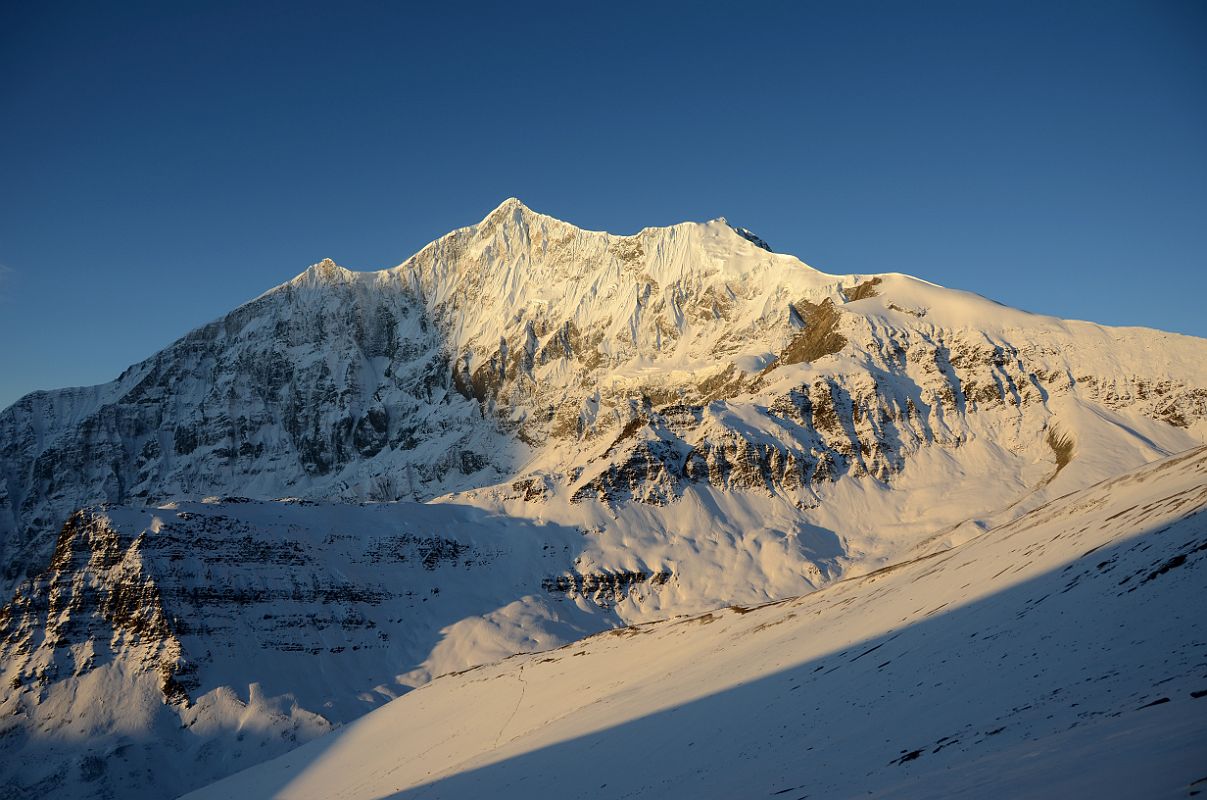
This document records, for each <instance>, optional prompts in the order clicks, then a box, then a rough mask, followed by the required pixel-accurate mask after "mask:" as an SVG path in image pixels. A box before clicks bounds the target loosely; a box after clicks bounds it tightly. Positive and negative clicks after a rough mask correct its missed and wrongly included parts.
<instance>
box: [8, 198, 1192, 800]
mask: <svg viewBox="0 0 1207 800" xmlns="http://www.w3.org/2000/svg"><path fill="white" fill-rule="evenodd" d="M1205 436H1207V341H1204V340H1201V339H1196V338H1192V337H1185V336H1178V335H1174V334H1166V333H1161V332H1159V331H1153V330H1147V329H1138V328H1109V327H1103V326H1099V325H1094V324H1091V323H1085V322H1070V321H1063V320H1059V319H1055V318H1052V317H1045V316H1038V315H1033V314H1028V313H1025V312H1022V311H1018V310H1015V309H1010V308H1006V307H1004V306H1001V305H999V304H996V303H993V302H992V301H989V300H986V299H985V298H982V297H979V296H977V295H973V294H969V293H966V292H961V291H957V290H952V289H946V288H943V287H939V286H935V285H934V284H930V283H927V282H925V281H922V280H918V279H916V278H912V277H909V276H905V275H901V274H896V273H884V274H875V275H873V274H868V275H829V274H825V273H822V272H819V271H817V270H814V269H812V268H810V267H808V266H807V265H805V264H803V263H802V262H800V261H799V260H797V259H796V258H793V257H791V256H787V255H781V254H776V253H774V252H771V250H770V248H769V247H768V246H767V244H766V242H763V241H762V240H761V239H759V238H758V237H757V236H756V235H754V234H753V233H751V232H750V231H747V230H745V229H742V228H735V227H733V226H731V225H729V224H728V223H727V222H725V221H724V220H716V221H712V222H708V223H703V224H696V223H685V224H682V225H675V226H672V227H668V228H648V229H645V230H643V231H641V232H639V233H637V234H634V235H632V236H614V235H610V234H606V233H599V232H591V231H583V230H580V229H578V228H576V227H574V226H572V225H570V224H568V223H565V222H561V221H558V220H556V219H553V218H551V217H548V216H544V215H541V214H537V213H535V212H533V211H531V210H530V209H528V208H526V207H525V206H523V205H522V204H521V203H519V201H517V200H514V199H513V200H508V201H506V202H504V203H503V205H501V206H500V207H499V208H497V209H496V210H495V211H493V212H491V214H489V215H488V216H487V217H486V218H485V219H484V220H483V221H482V222H480V223H479V224H477V225H473V226H470V227H467V228H462V229H460V230H457V231H454V232H452V233H450V234H448V235H447V236H444V237H442V238H441V239H438V240H437V241H435V242H433V243H431V244H430V245H428V246H427V247H425V248H424V249H423V250H421V251H420V252H419V253H417V254H415V255H414V256H412V257H411V258H410V259H408V260H407V261H405V262H404V263H403V264H401V265H399V266H398V267H395V268H392V269H387V270H382V271H380V272H369V273H355V272H350V271H348V270H344V269H342V268H340V267H339V266H337V265H336V264H334V263H333V262H331V261H323V262H321V263H319V264H316V265H315V266H313V267H311V268H309V269H308V270H306V271H305V272H304V273H302V274H301V275H299V276H298V277H296V278H294V279H293V280H291V281H289V282H287V283H285V284H282V285H281V286H278V287H276V288H275V289H272V290H270V291H268V292H266V293H265V294H263V295H261V296H260V297H259V298H256V299H255V300H252V301H251V302H249V303H247V304H245V305H243V306H241V307H240V308H238V309H236V310H235V311H233V312H231V313H230V314H228V315H227V316H226V317H224V318H222V319H220V320H217V321H215V322H213V323H210V324H209V325H206V326H203V327H202V328H199V329H198V330H196V331H193V332H192V333H190V334H188V335H187V336H185V337H184V338H182V339H181V340H180V341H178V342H176V343H175V344H173V345H171V346H170V347H168V348H167V349H165V350H163V351H162V352H160V353H158V354H156V355H154V356H152V357H151V358H149V359H147V360H146V361H144V362H142V363H140V364H136V365H134V366H132V367H130V368H129V369H127V370H126V371H125V372H124V373H123V374H122V375H121V376H119V378H118V379H117V380H115V381H113V382H112V383H109V384H104V385H101V386H96V387H89V388H78V389H66V390H60V391H55V392H38V393H35V394H32V395H29V396H27V397H25V398H23V399H22V400H20V401H19V402H18V403H16V404H14V405H13V406H11V407H10V408H8V409H7V410H5V411H3V412H2V413H0V566H2V568H3V587H0V588H4V589H5V590H6V599H8V598H11V601H10V602H8V604H7V605H6V606H4V607H3V609H2V610H0V681H3V683H4V685H5V686H7V687H10V690H11V692H10V694H9V695H8V696H7V698H6V699H5V700H4V702H3V703H0V715H4V718H5V719H8V720H10V723H11V724H10V726H9V727H7V728H5V729H4V731H7V733H5V732H4V731H0V748H3V749H2V750H0V752H2V753H3V759H2V764H3V767H4V768H5V769H6V770H7V771H6V772H4V773H2V774H0V786H2V787H6V789H7V790H10V792H11V793H14V794H15V796H22V793H25V794H27V795H29V796H38V795H40V794H45V793H46V792H48V791H51V790H54V791H58V792H63V793H66V794H67V795H72V794H75V795H79V796H91V795H92V794H95V793H96V792H102V793H103V792H104V791H111V792H118V791H119V790H118V788H117V787H121V790H120V792H119V793H121V794H123V795H126V796H138V795H139V793H141V794H142V795H144V796H147V797H159V796H165V795H170V794H174V793H178V792H181V791H184V790H186V789H190V788H195V787H197V786H200V785H203V784H204V783H206V782H208V781H211V780H214V779H217V778H219V777H222V776H223V775H226V774H229V773H230V772H232V771H234V770H236V769H240V768H242V767H245V766H250V765H251V764H254V763H257V762H259V761H262V760H264V759H267V758H270V757H272V756H274V755H277V754H279V753H281V752H284V751H285V750H286V749H288V748H290V747H292V746H293V745H295V744H296V743H298V742H301V741H304V740H306V739H309V738H313V737H314V736H317V735H319V734H320V733H323V732H325V731H327V730H329V729H331V728H332V727H333V726H336V725H339V724H343V723H347V722H350V721H351V720H353V719H356V718H357V717H359V716H360V715H362V714H364V713H366V712H368V711H370V710H372V709H374V708H376V707H378V706H380V705H381V704H382V703H384V702H386V701H387V700H390V699H391V698H394V697H397V696H399V695H402V694H405V693H406V692H408V691H410V690H411V689H413V688H415V687H418V686H421V685H423V684H424V683H426V682H428V681H429V680H431V679H432V678H433V677H435V676H437V675H440V674H443V673H448V672H455V671H460V670H464V669H468V668H471V667H474V666H477V665H480V664H483V663H487V662H490V661H494V660H497V659H501V658H505V657H507V656H509V655H512V654H514V653H518V652H524V651H533V650H543V649H548V648H552V647H557V646H560V645H562V644H565V643H567V642H570V641H573V640H575V639H578V638H580V637H582V636H585V635H587V634H591V633H596V632H599V631H603V630H607V629H611V628H616V627H619V626H625V625H633V624H643V623H646V622H649V621H652V620H657V619H663V618H667V617H673V616H676V615H682V614H697V613H701V612H706V611H708V610H709V609H716V608H719V607H722V606H728V605H732V604H742V605H749V604H757V603H765V602H768V601H775V600H780V599H783V598H787V597H794V596H798V595H802V594H804V593H806V592H809V591H812V590H814V589H818V588H822V587H825V586H827V585H829V584H831V583H833V582H835V581H836V580H839V579H842V578H850V577H854V576H858V575H861V574H865V573H868V572H871V571H873V570H876V569H878V568H882V567H886V566H889V565H891V564H895V563H899V562H901V561H903V560H909V559H914V558H918V557H922V556H928V555H932V554H935V553H941V552H945V551H946V550H947V549H948V548H951V547H952V546H956V545H960V544H961V543H963V542H967V541H970V540H976V539H978V538H979V537H980V536H981V535H982V534H983V532H984V531H986V530H990V529H993V528H995V527H997V526H1000V525H1004V524H1007V523H1010V522H1011V521H1012V520H1015V519H1017V518H1019V517H1020V516H1022V515H1024V514H1027V513H1028V512H1030V511H1032V510H1033V509H1036V508H1038V507H1040V506H1042V505H1044V504H1045V503H1048V502H1050V501H1052V500H1054V499H1055V498H1059V497H1061V496H1063V495H1065V494H1068V493H1069V492H1072V491H1076V490H1080V489H1082V488H1084V487H1086V486H1089V485H1091V484H1093V483H1096V482H1098V481H1101V480H1104V479H1107V478H1111V477H1113V476H1117V475H1120V474H1122V473H1123V472H1126V471H1128V470H1131V469H1135V468H1138V467H1140V466H1141V465H1143V464H1145V463H1148V462H1151V461H1153V460H1156V459H1159V458H1163V457H1166V456H1168V455H1170V454H1172V453H1176V452H1180V451H1184V450H1187V449H1188V448H1191V447H1194V446H1196V445H1198V444H1200V443H1201V442H1202V441H1203V440H1204V437H1205ZM81 741H84V742H85V743H86V744H83V745H82V744H81ZM35 753H36V754H39V755H40V756H41V757H40V758H36V759H31V758H27V756H29V755H30V754H35ZM100 765H103V766H100ZM163 765H169V766H167V767H165V766H163ZM106 787H108V788H106Z"/></svg>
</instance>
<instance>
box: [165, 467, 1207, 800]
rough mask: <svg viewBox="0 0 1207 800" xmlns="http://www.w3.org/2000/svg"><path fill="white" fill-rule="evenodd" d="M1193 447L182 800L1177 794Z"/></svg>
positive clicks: (1195, 753)
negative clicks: (960, 532)
mask: <svg viewBox="0 0 1207 800" xmlns="http://www.w3.org/2000/svg"><path fill="white" fill-rule="evenodd" d="M1205 509H1207V449H1205V448H1199V449H1196V450H1193V451H1190V452H1187V453H1184V454H1182V455H1178V456H1175V457H1173V458H1169V459H1166V460H1164V461H1162V462H1159V463H1156V464H1153V465H1151V466H1147V467H1144V468H1142V469H1140V470H1137V471H1135V472H1133V473H1130V474H1128V475H1126V476H1123V477H1120V478H1117V479H1114V480H1111V481H1107V482H1105V483H1102V484H1099V485H1097V486H1094V487H1092V488H1090V489H1087V490H1084V491H1080V492H1077V493H1074V494H1071V495H1069V496H1067V497H1064V498H1061V499H1059V500H1056V501H1054V502H1051V503H1049V504H1047V505H1045V506H1043V507H1042V508H1040V509H1037V510H1035V511H1033V512H1031V513H1030V514H1028V515H1026V516H1024V517H1022V518H1020V519H1017V520H1015V521H1013V522H1011V523H1008V524H1006V525H1003V526H1002V527H999V528H996V529H994V530H992V531H990V532H988V533H986V534H985V535H983V536H982V537H980V538H978V539H976V540H973V541H970V542H968V543H967V544H964V545H962V546H959V547H956V548H954V549H951V550H948V551H946V552H943V553H939V554H936V555H933V556H928V557H922V558H919V559H917V560H915V561H912V562H909V563H905V564H902V565H899V566H896V567H892V568H889V569H886V570H882V571H880V572H876V573H873V574H870V575H866V576H864V577H860V578H854V579H850V580H846V581H843V582H840V583H837V584H835V585H833V586H830V587H828V588H826V589H824V590H821V591H819V592H816V593H814V594H812V595H809V596H806V597H800V598H796V599H790V600H785V601H781V602H776V603H772V604H767V605H762V606H758V607H733V608H728V609H723V610H720V611H715V612H712V613H707V614H704V615H701V616H694V617H688V618H680V619H674V620H669V621H665V622H658V623H652V624H648V625H642V626H635V627H631V628H624V629H619V630H615V631H611V632H609V633H605V634H600V635H597V636H594V637H592V638H589V639H586V640H583V641H580V642H577V643H575V644H572V645H568V646H566V647H563V648H561V649H558V650H554V651H551V652H542V653H533V654H529V655H520V656H515V657H512V658H509V659H507V660H506V661H504V662H502V663H499V664H494V665H490V666H485V667H481V668H478V669H475V670H471V671H468V672H465V673H462V674H457V675H450V676H446V677H443V678H440V679H438V680H436V681H433V682H432V683H430V684H428V685H427V686H425V687H423V688H421V689H419V690H417V691H415V692H412V693H410V694H408V695H406V696H405V697H402V698H401V699H399V700H396V701H394V702H392V703H390V704H388V705H386V706H385V707H383V708H381V709H379V710H378V711H375V712H373V713H371V714H369V715H367V716H365V717H364V718H363V719H361V720H360V721H358V722H356V723H354V724H352V725H350V726H348V727H346V728H344V729H342V730H340V731H338V732H336V733H334V734H331V735H329V736H326V737H323V738H321V739H319V740H316V741H314V742H311V743H310V744H308V745H305V746H303V747H300V748H298V749H297V750H295V751H293V752H291V753H289V754H288V755H285V756H283V757H281V758H278V759H276V760H274V761H271V762H268V763H266V764H263V765H261V766H259V767H256V768H253V769H251V770H248V771H247V772H243V773H240V774H238V775H235V776H233V777H231V778H228V779H226V780H224V781H221V782H219V783H217V784H215V785H214V786H212V787H209V788H207V789H204V790H202V791H199V792H196V793H194V794H191V795H188V797H189V798H191V800H203V799H204V798H223V800H225V798H230V797H247V798H258V797H282V798H347V799H348V800H351V799H352V798H382V797H398V798H410V797H415V798H419V797H422V798H425V800H435V798H480V797H516V798H531V797H551V796H560V795H564V794H567V793H569V794H573V795H574V796H576V797H600V798H621V797H667V798H677V797H683V798H701V797H707V798H712V797H717V798H721V797H725V798H732V797H745V798H755V797H791V798H802V797H847V796H855V795H859V796H863V795H864V794H865V793H869V792H870V793H872V794H873V795H875V796H885V797H950V796H955V795H958V796H970V797H971V796H1011V797H1073V796H1077V797H1086V796H1099V797H1184V796H1188V795H1190V794H1193V793H1194V789H1196V788H1197V789H1200V790H1201V789H1202V787H1203V786H1204V785H1207V672H1204V664H1205V663H1207V616H1205V615H1204V613H1203V610H1204V606H1203V597H1204V590H1205V589H1207V513H1204V510H1205Z"/></svg>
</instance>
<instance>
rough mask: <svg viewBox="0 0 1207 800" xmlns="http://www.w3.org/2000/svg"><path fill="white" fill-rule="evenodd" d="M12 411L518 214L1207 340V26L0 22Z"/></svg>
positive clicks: (1187, 10) (94, 14)
mask: <svg viewBox="0 0 1207 800" xmlns="http://www.w3.org/2000/svg"><path fill="white" fill-rule="evenodd" d="M0 111H2V113H0V265H2V266H0V407H2V406H5V405H7V404H8V403H10V402H12V401H13V400H15V399H16V398H17V397H19V396H20V395H22V394H24V393H25V392H27V391H30V390H33V389H39V388H53V387H58V386H64V385H79V384H87V383H97V382H101V381H105V380H109V379H111V378H113V377H115V376H116V375H117V374H118V373H119V372H120V371H121V370H122V369H123V368H124V367H125V366H127V365H128V364H130V363H132V362H134V361H136V360H139V359H141V358H143V357H146V356H148V355H150V354H152V353H153V352H155V351H156V350H158V349H160V348H161V347H163V346H165V345H167V344H169V343H170V342H171V341H173V340H174V339H176V338H177V337H178V336H180V335H182V334H184V333H186V332H187V331H188V330H189V329H191V328H193V327H195V326H197V325H199V324H202V323H204V322H206V321H208V320H210V319H212V318H215V317H217V316H219V315H221V314H222V313H224V312H226V311H228V310H229V309H231V308H233V307H234V306H236V305H238V304H239V303H241V302H243V301H245V300H248V299H250V298H252V297H254V296H255V295H257V294H259V293H260V292H262V291H264V290H265V289H267V288H269V287H271V286H273V285H275V284H277V283H280V282H282V281H284V280H287V279H289V278H290V277H292V276H293V275H294V274H296V273H298V272H300V271H301V270H303V269H304V268H305V267H306V266H307V265H308V264H311V263H313V262H315V261H318V260H319V259H321V258H323V257H331V258H334V259H335V260H336V261H338V262H339V263H340V264H342V265H344V266H347V267H349V268H351V269H377V268H381V267H386V266H393V265H395V264H398V263H400V262H401V261H403V260H404V259H405V258H406V257H407V256H409V255H410V254H411V253H413V252H414V251H415V250H417V249H419V248H420V247H421V246H422V245H424V244H425V243H426V242H428V241H429V240H431V239H433V238H435V237H437V236H439V235H441V234H443V233H445V232H447V231H448V230H450V229H452V228H454V227H459V226H461V225H465V224H469V223H472V222H475V221H477V220H478V219H479V218H480V217H482V216H483V215H484V214H485V213H486V212H487V211H488V210H490V209H491V208H493V207H494V206H495V205H497V204H498V203H499V202H500V201H501V200H502V199H503V198H505V197H507V196H509V195H516V196H518V197H520V198H521V199H523V200H524V201H525V202H526V203H527V204H528V205H530V206H531V207H533V208H535V209H537V210H539V211H542V212H545V213H549V214H552V215H554V216H557V217H560V218H562V219H566V220H568V221H570V222H574V223H576V224H578V225H581V226H583V227H587V228H592V229H603V230H609V231H613V232H618V233H631V232H634V231H636V230H638V229H639V228H641V227H644V226H646V225H663V224H670V223H674V222H678V221H682V220H687V219H692V220H704V219H710V218H713V217H717V216H725V217H727V218H728V219H729V220H730V221H731V222H734V223H735V224H740V225H744V226H746V227H749V228H751V229H752V230H754V231H755V232H756V233H758V234H760V235H761V236H763V237H764V238H765V239H767V240H768V241H769V242H770V243H771V245H772V246H773V247H775V248H776V249H777V250H779V251H781V252H790V253H793V254H795V255H798V256H800V257H801V258H802V259H804V260H805V261H806V262H808V263H810V264H812V265H814V266H816V267H818V268H821V269H825V270H828V271H832V272H870V271H889V270H894V271H902V272H908V273H912V274H915V275H918V276H920V277H924V278H927V279H929V280H932V281H935V282H937V283H942V284H945V285H949V286H955V287H959V288H965V289H971V290H973V291H977V292H980V293H982V294H985V295H988V296H990V297H992V298H994V299H997V300H1000V301H1002V302H1005V303H1009V304H1011V305H1016V306H1020V307H1023V308H1027V309H1030V310H1033V311H1042V312H1047V313H1052V314H1057V315H1060V316H1065V317H1073V318H1081V319H1092V320H1096V321H1100V322H1104V323H1110V324H1121V325H1122V324H1135V325H1148V326H1154V327H1161V328H1165V329H1168V330H1175V331H1180V332H1184V333H1190V334H1195V335H1199V336H1203V335H1207V314H1205V313H1204V303H1205V300H1204V298H1205V297H1207V3H1203V2H1194V1H1192V2H1161V1H1160V0H1146V1H1145V2H1135V3H1117V2H1111V1H1110V0H1096V1H1095V2H1087V3H1078V2H1063V1H1062V2H1035V3H1029V2H1021V1H1020V2H1008V3H1000V4H999V3H990V2H975V1H974V2H952V3H946V2H930V1H929V0H922V1H920V2H878V3H858V2H857V3H826V4H813V3H801V2H795V3H782V4H775V3H769V4H761V3H735V2H732V1H731V2H726V3H709V2H692V3H683V4H672V3H648V2H647V3H634V4H625V3H619V2H606V3H550V4H547V5H546V4H541V3H533V2H524V3H498V4H494V3H490V4H487V3H482V4H473V3H458V4H454V3H425V4H419V3H354V2H345V3H333V2H327V3H322V4H315V3H306V2H288V3H280V4H272V3H242V2H240V3H230V4H222V3H214V2H206V3H188V2H183V1H181V2H168V3H151V4H147V5H140V4H137V3H127V2H118V3H81V4H78V5H75V4H59V3H54V2H37V3H5V4H3V8H2V9H0Z"/></svg>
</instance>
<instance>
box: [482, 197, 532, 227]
mask: <svg viewBox="0 0 1207 800" xmlns="http://www.w3.org/2000/svg"><path fill="white" fill-rule="evenodd" d="M532 213H533V211H532V209H530V208H529V207H528V206H526V205H524V203H523V202H521V201H520V199H519V198H518V197H508V198H507V199H506V200H504V201H503V202H502V203H499V205H498V206H496V207H495V209H494V210H493V211H491V212H490V213H489V214H487V215H486V216H485V217H484V218H483V219H482V222H481V223H479V227H485V226H489V225H492V224H496V225H497V224H499V223H506V222H507V221H509V220H514V221H516V222H519V221H521V220H523V219H524V217H525V216H529V215H531V214H532Z"/></svg>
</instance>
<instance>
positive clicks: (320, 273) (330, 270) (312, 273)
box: [289, 258, 354, 286]
mask: <svg viewBox="0 0 1207 800" xmlns="http://www.w3.org/2000/svg"><path fill="white" fill-rule="evenodd" d="M353 274H354V273H353V272H352V271H351V270H347V269H344V268H343V267H341V266H340V265H339V264H336V263H335V262H334V261H332V260H331V259H330V258H324V259H323V260H322V261H320V262H318V263H317V264H311V265H310V266H309V267H307V268H306V271H305V272H303V273H302V274H300V275H298V276H297V277H296V278H294V279H293V280H291V281H290V282H289V283H290V284H292V285H294V286H324V285H328V284H332V283H343V282H345V281H346V280H347V279H348V276H350V275H353Z"/></svg>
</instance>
